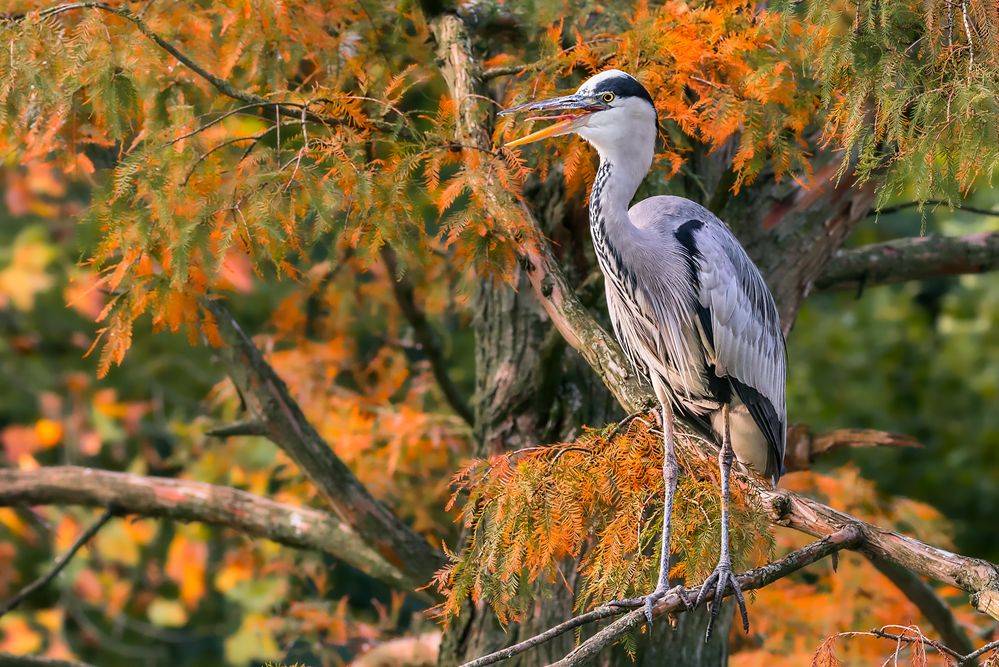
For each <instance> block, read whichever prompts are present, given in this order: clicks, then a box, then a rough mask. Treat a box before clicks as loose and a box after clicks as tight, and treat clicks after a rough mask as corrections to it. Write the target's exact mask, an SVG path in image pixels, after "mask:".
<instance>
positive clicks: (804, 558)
mask: <svg viewBox="0 0 999 667" xmlns="http://www.w3.org/2000/svg"><path fill="white" fill-rule="evenodd" d="M859 539H860V531H859V530H858V529H857V528H856V527H855V526H845V527H843V528H841V529H839V530H838V531H836V532H834V533H832V534H830V535H829V536H827V537H825V538H823V539H821V540H819V541H818V542H813V543H812V544H809V545H808V546H806V547H804V548H802V549H798V550H797V551H792V552H791V553H789V554H788V555H786V556H784V557H783V558H781V559H779V560H776V561H774V562H773V563H768V564H766V565H763V566H762V567H758V568H756V569H753V570H750V571H749V572H745V573H743V574H741V575H739V577H738V579H739V585H740V586H741V587H742V589H743V590H744V591H746V590H753V589H756V588H762V587H764V586H768V585H769V584H772V583H773V582H775V581H777V580H778V579H781V578H783V577H786V576H787V575H789V574H791V573H792V572H795V571H797V570H800V569H801V568H803V567H805V566H806V565H811V564H812V563H814V562H816V561H818V560H821V559H823V558H825V557H826V556H828V555H830V554H834V553H836V552H838V551H840V550H842V549H849V548H851V547H853V546H856V544H857V543H858V540H859ZM699 592H700V589H699V588H698V589H694V590H692V591H691V592H690V597H691V598H696V597H697V595H698V593H699ZM714 593H715V592H714V589H711V590H708V591H707V592H706V593H705V599H706V600H713V599H714ZM686 609H687V606H686V602H684V600H683V599H681V598H680V596H679V595H677V594H676V593H671V594H668V595H667V596H666V597H665V598H663V600H662V601H660V602H659V604H658V605H656V607H655V608H654V609H653V610H652V614H653V616H654V617H658V616H662V615H663V614H666V613H672V614H677V613H682V612H684V611H686ZM644 622H645V610H644V609H643V608H642V607H639V608H637V609H633V610H632V611H630V612H628V613H627V614H626V615H625V616H623V617H622V618H619V619H618V620H616V621H614V622H613V623H611V624H610V625H608V626H607V627H606V628H604V629H602V630H600V631H599V632H597V633H596V634H595V635H593V636H592V637H590V638H589V639H587V640H586V641H584V642H583V643H582V644H580V645H579V646H577V647H576V648H575V649H573V650H572V651H571V652H570V653H569V654H568V655H567V656H565V657H564V658H562V659H561V660H559V661H558V662H556V663H554V664H553V665H552V667H574V666H575V665H585V664H588V663H590V662H592V661H593V660H594V659H596V657H597V655H598V654H599V653H600V652H601V651H602V650H603V649H604V648H606V647H607V646H609V645H610V644H611V643H612V642H614V641H615V640H616V639H618V638H619V637H620V636H621V635H623V634H624V633H626V632H628V631H629V630H631V629H632V628H635V627H638V626H639V625H641V624H642V623H644Z"/></svg>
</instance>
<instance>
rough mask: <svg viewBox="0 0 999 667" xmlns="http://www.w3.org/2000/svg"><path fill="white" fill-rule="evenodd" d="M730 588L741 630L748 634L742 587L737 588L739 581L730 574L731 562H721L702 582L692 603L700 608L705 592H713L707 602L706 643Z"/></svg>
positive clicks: (747, 617) (747, 616)
mask: <svg viewBox="0 0 999 667" xmlns="http://www.w3.org/2000/svg"><path fill="white" fill-rule="evenodd" d="M730 587H731V589H732V593H733V594H734V595H735V600H736V603H737V604H738V605H739V614H740V615H741V616H742V629H743V631H745V632H747V633H748V632H749V613H748V612H747V611H746V598H745V597H744V596H743V594H742V587H741V586H739V580H738V579H736V578H735V574H734V573H733V572H732V562H731V561H730V560H721V561H719V562H718V567H716V568H715V571H714V572H712V573H711V576H710V577H708V578H707V579H706V580H705V581H704V585H702V586H701V591H700V592H699V593H698V594H697V601H696V602H694V606H695V607H697V606H700V604H701V602H703V601H704V599H705V598H706V597H707V592H708V591H709V590H714V593H715V595H714V597H713V598H712V599H711V602H709V603H708V604H709V608H710V610H711V618H710V619H709V620H708V629H707V631H706V632H705V635H704V640H705V641H707V640H708V638H709V637H710V636H711V628H712V626H714V624H715V619H717V618H718V612H719V611H721V605H722V598H724V597H725V592H726V591H727V590H728V589H729V588H730Z"/></svg>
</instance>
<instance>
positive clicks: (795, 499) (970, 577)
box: [742, 476, 999, 619]
mask: <svg viewBox="0 0 999 667" xmlns="http://www.w3.org/2000/svg"><path fill="white" fill-rule="evenodd" d="M742 479H744V480H745V481H746V482H747V483H748V484H750V485H751V487H755V492H756V495H757V496H758V497H759V498H760V499H761V500H763V501H764V502H765V503H766V506H767V507H768V508H769V509H770V518H771V521H773V523H775V524H777V525H779V526H786V527H788V528H794V529H795V530H798V531H801V532H803V533H807V534H809V535H813V536H815V537H822V536H826V535H831V534H833V533H834V532H836V531H837V530H839V529H840V528H841V527H843V526H856V527H857V528H859V529H860V531H861V541H860V545H859V547H857V549H856V550H857V551H859V552H861V553H863V554H864V555H866V556H868V557H869V558H872V559H876V560H879V561H882V562H883V561H887V562H889V563H893V564H895V565H898V566H901V567H904V568H906V569H907V570H910V571H911V572H915V573H917V574H920V575H923V576H925V577H929V578H931V579H935V580H937V581H940V582H943V583H946V584H950V585H951V586H956V587H957V588H960V589H961V590H964V591H967V592H968V593H980V592H992V591H996V590H999V566H996V565H995V564H993V563H990V562H988V561H984V560H981V559H978V558H969V557H967V556H962V555H960V554H956V553H953V552H950V551H946V550H944V549H938V548H936V547H933V546H930V545H928V544H924V543H923V542H920V541H919V540H915V539H913V538H911V537H907V536H905V535H902V534H900V533H897V532H895V531H893V530H888V529H887V528H881V527H880V526H875V525H872V524H869V523H867V522H865V521H861V520H860V519H858V518H856V517H853V516H851V515H849V514H847V513H846V512H840V511H839V510H835V509H833V508H831V507H829V506H827V505H823V504H822V503H820V502H818V501H817V500H813V499H811V498H806V497H805V496H800V495H798V494H796V493H792V492H791V491H787V490H784V489H768V488H766V487H764V486H763V485H762V484H760V482H759V481H757V480H755V479H750V478H748V477H745V476H742ZM978 607H979V610H980V611H982V612H983V613H992V614H993V615H994V616H995V617H996V618H997V619H999V615H996V614H995V613H994V612H990V611H989V610H988V609H987V608H982V605H981V604H978ZM997 611H999V610H997Z"/></svg>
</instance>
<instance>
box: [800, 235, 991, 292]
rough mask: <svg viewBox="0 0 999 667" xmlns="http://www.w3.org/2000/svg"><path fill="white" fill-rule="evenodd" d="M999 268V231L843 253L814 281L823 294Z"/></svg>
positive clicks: (913, 240)
mask: <svg viewBox="0 0 999 667" xmlns="http://www.w3.org/2000/svg"><path fill="white" fill-rule="evenodd" d="M996 269H999V232H983V233H981V234H969V235H967V236H936V235H933V236H923V237H919V238H907V239H894V240H892V241H886V242H884V243H872V244H871V245H867V246H863V247H861V248H857V249H855V250H840V251H839V252H837V253H836V254H835V255H834V256H833V258H832V259H831V260H830V261H829V263H828V264H827V265H826V267H825V269H824V270H823V272H822V275H821V276H820V277H819V279H818V280H817V281H816V282H815V286H816V287H818V288H819V289H846V288H858V287H859V288H862V287H866V286H869V285H887V284H890V283H901V282H905V281H908V280H925V279H927V278H939V277H941V276H954V275H961V274H966V273H984V272H986V271H994V270H996Z"/></svg>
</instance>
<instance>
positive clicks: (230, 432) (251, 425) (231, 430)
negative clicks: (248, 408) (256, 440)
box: [205, 419, 267, 438]
mask: <svg viewBox="0 0 999 667" xmlns="http://www.w3.org/2000/svg"><path fill="white" fill-rule="evenodd" d="M205 435H208V436H211V437H213V438H227V437H230V436H234V435H267V431H266V430H265V429H264V425H263V424H261V423H260V422H258V421H256V420H255V419H244V420H243V421H238V422H233V423H232V424H223V425H222V426H216V427H215V428H210V429H208V430H207V431H205Z"/></svg>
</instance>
